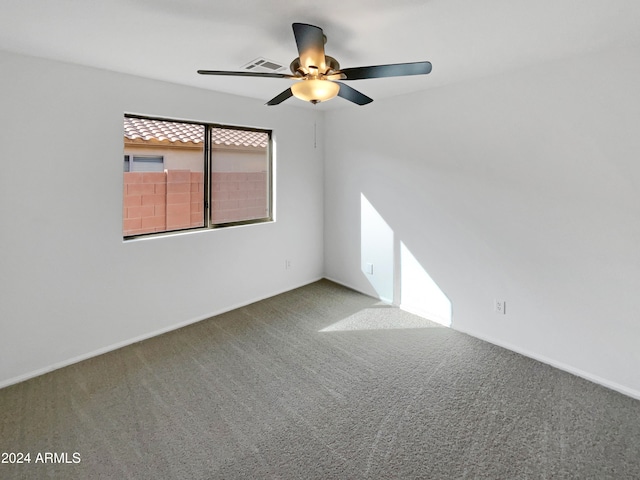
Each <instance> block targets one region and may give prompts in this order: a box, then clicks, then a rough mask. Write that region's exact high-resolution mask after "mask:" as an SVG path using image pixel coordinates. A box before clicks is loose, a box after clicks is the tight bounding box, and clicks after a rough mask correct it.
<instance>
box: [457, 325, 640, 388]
mask: <svg viewBox="0 0 640 480" xmlns="http://www.w3.org/2000/svg"><path fill="white" fill-rule="evenodd" d="M453 329H454V330H456V331H458V332H462V333H465V334H467V335H469V336H471V337H474V338H477V339H479V340H483V341H485V342H488V343H491V344H493V345H497V346H498V347H502V348H506V349H507V350H511V351H512V352H515V353H519V354H520V355H524V356H525V357H528V358H532V359H534V360H537V361H539V362H542V363H545V364H547V365H550V366H552V367H554V368H557V369H559V370H563V371H565V372H568V373H571V374H572V375H575V376H577V377H580V378H584V379H585V380H588V381H590V382H592V383H595V384H598V385H601V386H603V387H606V388H608V389H610V390H615V391H616V392H618V393H622V394H623V395H626V396H627V397H631V398H635V399H637V400H640V391H638V390H634V389H633V388H629V387H625V386H624V385H620V384H619V383H616V382H612V381H610V380H607V379H606V378H602V377H599V376H598V375H593V374H591V373H589V372H585V371H584V370H580V369H579V368H576V367H573V366H571V365H568V364H566V363H563V362H559V361H557V360H554V359H552V358H548V357H545V356H544V355H538V354H537V353H533V352H530V351H528V350H526V349H523V348H520V347H517V346H515V345H512V344H510V343H508V342H501V341H497V340H495V339H492V338H490V337H487V336H484V335H479V334H477V333H475V332H471V331H467V330H463V329H460V328H455V327H454V328H453Z"/></svg>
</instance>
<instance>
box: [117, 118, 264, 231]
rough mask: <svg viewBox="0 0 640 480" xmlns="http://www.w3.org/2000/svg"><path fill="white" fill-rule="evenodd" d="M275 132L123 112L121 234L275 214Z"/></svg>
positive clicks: (251, 219)
mask: <svg viewBox="0 0 640 480" xmlns="http://www.w3.org/2000/svg"><path fill="white" fill-rule="evenodd" d="M271 206H272V175H271V132H270V131H268V130H257V129H251V128H244V127H228V126H222V125H213V124H204V123H195V122H194V123H192V122H177V121H171V120H164V119H154V118H145V117H139V116H133V115H125V117H124V198H123V236H124V238H134V237H137V236H140V235H149V234H158V233H164V232H175V231H182V230H188V229H198V228H199V229H202V228H216V227H223V226H230V225H239V224H247V223H257V222H265V221H270V220H272V211H271V210H272V207H271Z"/></svg>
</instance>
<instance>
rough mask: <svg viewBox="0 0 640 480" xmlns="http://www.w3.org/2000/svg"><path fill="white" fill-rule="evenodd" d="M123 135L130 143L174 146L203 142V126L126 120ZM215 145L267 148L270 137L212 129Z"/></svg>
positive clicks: (242, 131) (159, 121) (144, 119)
mask: <svg viewBox="0 0 640 480" xmlns="http://www.w3.org/2000/svg"><path fill="white" fill-rule="evenodd" d="M124 136H125V138H128V139H129V140H134V141H135V140H155V141H158V142H171V143H176V142H179V143H195V144H198V143H202V142H203V140H204V126H203V125H199V124H196V123H180V122H165V121H162V120H150V119H146V118H131V117H124ZM211 139H212V143H213V144H214V145H227V146H235V147H256V148H265V147H266V146H267V143H268V141H269V135H267V134H266V133H265V132H252V131H250V130H237V129H233V128H212V129H211Z"/></svg>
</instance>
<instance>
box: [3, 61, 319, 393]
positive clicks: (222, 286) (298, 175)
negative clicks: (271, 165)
mask: <svg viewBox="0 0 640 480" xmlns="http://www.w3.org/2000/svg"><path fill="white" fill-rule="evenodd" d="M0 71H1V72H2V75H0V104H1V105H2V107H1V108H0V162H1V167H0V229H1V231H2V234H1V237H0V271H1V280H0V281H1V283H2V285H1V287H2V288H1V289H0V296H1V298H0V386H3V385H7V384H9V383H13V382H15V381H19V380H21V379H23V378H27V377H28V376H31V375H34V374H37V373H41V372H43V371H46V370H47V369H49V368H51V367H55V366H60V365H63V364H66V363H68V362H72V361H74V360H77V359H80V358H83V357H85V356H87V355H91V354H93V353H96V352H100V351H103V350H106V349H109V348H113V347H114V346H116V345H120V344H126V343H128V342H130V341H132V340H133V339H137V338H141V337H145V336H149V335H152V334H154V333H157V332H160V331H163V330H167V329H172V328H174V327H176V326H177V325H180V324H183V323H188V322H192V321H195V320H198V319H202V318H205V317H207V316H209V315H212V314H215V313H218V312H221V311H224V310H228V309H231V308H233V307H235V306H238V305H241V304H245V303H248V302H251V301H253V300H256V299H259V298H262V297H266V296H270V295H272V294H275V293H279V292H281V291H285V290H288V289H291V288H294V287H297V286H300V285H302V284H305V283H308V282H311V281H313V280H315V279H317V278H319V277H321V276H322V269H323V258H322V252H323V247H322V241H323V238H322V228H323V226H322V218H323V217H322V208H323V206H322V174H323V170H322V158H323V153H322V149H321V148H317V149H314V147H313V145H314V122H315V121H316V118H317V113H316V112H313V111H312V110H309V109H301V108H295V107H292V106H286V105H281V106H279V107H277V108H267V107H265V106H263V102H260V101H259V100H251V99H246V98H240V97H234V96H230V95H223V94H217V93H213V92H208V91H203V90H198V89H194V88H188V87H180V86H177V85H172V84H168V83H162V82H156V81H151V80H146V79H142V78H136V77H132V76H126V75H121V74H116V73H111V72H106V71H101V70H96V69H90V68H84V67H78V66H72V65H67V64H63V63H58V62H52V61H45V60H40V59H34V58H29V57H23V56H18V55H13V54H8V53H3V52H0ZM125 112H130V113H139V114H148V115H152V116H165V117H170V118H176V119H189V120H198V121H205V122H216V123H222V124H229V125H246V126H252V127H260V128H268V129H273V131H274V139H275V143H276V154H275V162H276V170H277V171H276V189H277V197H276V202H277V210H276V215H277V221H276V222H275V223H269V224H260V225H253V226H245V227H236V228H229V229H224V230H216V231H203V232H197V233H189V234H183V235H175V236H167V237H161V238H152V239H144V240H137V241H129V242H123V240H122V152H123V133H122V117H123V113H125ZM300 152H304V155H301V154H300ZM285 259H289V260H291V262H292V268H291V269H289V270H285V268H284V264H285Z"/></svg>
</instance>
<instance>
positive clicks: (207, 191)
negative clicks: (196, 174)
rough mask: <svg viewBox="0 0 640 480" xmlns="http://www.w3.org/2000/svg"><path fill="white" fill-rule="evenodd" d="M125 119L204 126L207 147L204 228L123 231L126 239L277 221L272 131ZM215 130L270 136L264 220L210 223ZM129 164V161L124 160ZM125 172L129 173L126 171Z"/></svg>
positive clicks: (180, 121)
mask: <svg viewBox="0 0 640 480" xmlns="http://www.w3.org/2000/svg"><path fill="white" fill-rule="evenodd" d="M123 117H124V118H139V119H142V120H157V121H160V122H173V123H186V124H192V125H201V126H203V127H204V145H203V151H204V152H203V165H204V169H203V181H204V198H203V216H204V225H203V226H198V227H188V228H181V229H176V230H167V231H162V232H150V233H140V234H134V235H124V232H123V240H125V241H126V240H134V239H138V238H148V237H163V236H167V235H176V234H180V233H184V232H191V231H202V230H216V229H220V228H228V227H235V226H241V225H254V224H261V223H269V222H273V221H274V219H275V216H274V212H273V206H274V199H273V194H274V188H273V178H274V175H273V130H271V129H266V128H257V127H247V126H238V125H227V124H221V123H213V122H199V121H195V120H182V119H175V118H168V117H156V116H148V115H139V114H132V113H125V114H124V116H123ZM213 128H222V129H230V130H244V131H250V132H259V133H265V134H267V137H268V140H267V151H266V155H267V172H266V174H267V210H268V212H267V215H266V216H265V217H261V218H255V219H249V220H240V221H232V222H221V223H214V222H212V220H211V207H212V205H211V204H212V201H211V171H212V169H211V165H212V161H213V159H212V154H211V153H212V145H211V129H213ZM126 157H130V158H129V161H130V162H131V160H133V159H132V158H131V157H133V155H125V158H126ZM125 161H126V160H125ZM125 173H126V171H125Z"/></svg>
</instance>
